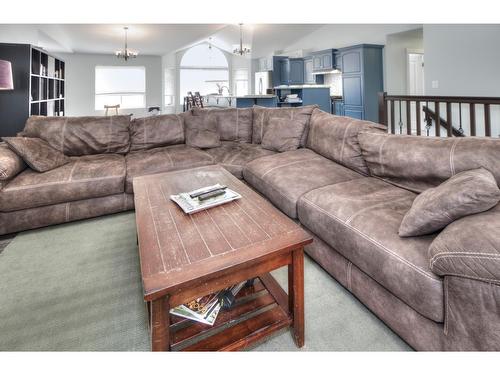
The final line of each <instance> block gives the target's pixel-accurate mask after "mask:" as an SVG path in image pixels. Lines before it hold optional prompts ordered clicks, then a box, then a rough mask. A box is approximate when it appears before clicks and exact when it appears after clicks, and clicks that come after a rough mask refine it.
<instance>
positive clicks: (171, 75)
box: [164, 68, 175, 107]
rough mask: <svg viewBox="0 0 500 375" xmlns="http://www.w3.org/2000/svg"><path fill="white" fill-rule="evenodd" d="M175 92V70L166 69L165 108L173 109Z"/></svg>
mask: <svg viewBox="0 0 500 375" xmlns="http://www.w3.org/2000/svg"><path fill="white" fill-rule="evenodd" d="M174 91H175V69H173V68H167V69H165V93H164V96H165V103H164V105H165V107H171V106H173V105H175V103H174V99H175V96H174Z"/></svg>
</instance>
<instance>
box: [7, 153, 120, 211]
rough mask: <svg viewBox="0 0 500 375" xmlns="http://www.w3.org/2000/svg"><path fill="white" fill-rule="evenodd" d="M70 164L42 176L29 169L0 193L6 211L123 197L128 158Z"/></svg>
mask: <svg viewBox="0 0 500 375" xmlns="http://www.w3.org/2000/svg"><path fill="white" fill-rule="evenodd" d="M70 159H71V161H70V162H69V163H68V164H65V165H63V166H62V167H59V168H56V169H52V170H50V171H48V172H44V173H39V172H35V171H34V170H32V169H26V170H25V171H24V172H22V173H20V174H19V175H17V176H16V177H15V178H14V179H13V180H12V181H11V182H9V183H8V184H7V185H6V186H5V187H4V188H3V189H2V190H1V191H0V207H1V210H2V211H15V210H22V209H26V208H33V207H40V206H47V205H51V204H57V203H64V202H69V201H76V200H80V199H88V198H95V197H104V196H107V195H113V194H119V193H123V190H124V183H125V157H124V156H123V155H117V154H109V155H105V154H103V155H89V156H81V157H72V158H70Z"/></svg>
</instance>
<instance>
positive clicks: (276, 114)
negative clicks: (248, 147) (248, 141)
mask: <svg viewBox="0 0 500 375" xmlns="http://www.w3.org/2000/svg"><path fill="white" fill-rule="evenodd" d="M317 107H318V106H316V105H307V106H304V107H284V108H267V107H259V106H253V127H252V143H261V142H262V137H263V136H264V133H265V131H266V128H267V126H268V125H269V120H270V119H272V118H281V119H286V120H298V121H302V122H303V123H304V124H305V131H304V133H303V135H302V139H301V140H300V146H301V147H304V146H305V144H306V139H307V132H308V129H309V120H310V118H311V113H312V112H313V110H314V109H315V108H317Z"/></svg>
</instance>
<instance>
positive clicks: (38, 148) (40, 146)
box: [2, 137, 69, 172]
mask: <svg viewBox="0 0 500 375" xmlns="http://www.w3.org/2000/svg"><path fill="white" fill-rule="evenodd" d="M2 139H3V140H4V141H5V142H6V143H7V144H8V145H9V147H10V148H11V149H12V151H14V152H15V153H16V154H18V155H19V156H20V157H22V158H23V160H24V161H25V162H26V164H28V165H29V166H30V168H31V169H33V170H35V171H37V172H47V171H50V170H51V169H54V168H57V167H60V166H61V165H64V164H67V163H69V158H68V157H67V156H65V155H64V154H63V153H62V152H60V151H57V150H56V149H54V148H52V147H50V145H49V144H48V143H47V142H45V141H44V140H43V139H40V138H28V137H3V138H2Z"/></svg>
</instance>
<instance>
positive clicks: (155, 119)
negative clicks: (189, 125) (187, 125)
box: [130, 115, 184, 151]
mask: <svg viewBox="0 0 500 375" xmlns="http://www.w3.org/2000/svg"><path fill="white" fill-rule="evenodd" d="M180 143H184V116H182V115H161V116H150V117H143V118H136V119H134V120H132V121H131V122H130V151H137V150H147V149H149V148H154V147H161V146H169V145H176V144H180Z"/></svg>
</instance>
